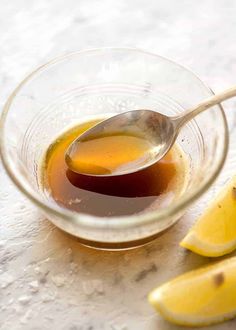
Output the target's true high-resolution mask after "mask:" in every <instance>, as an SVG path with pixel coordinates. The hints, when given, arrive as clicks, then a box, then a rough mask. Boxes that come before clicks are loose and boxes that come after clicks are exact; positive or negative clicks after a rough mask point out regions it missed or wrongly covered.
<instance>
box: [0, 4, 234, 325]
mask: <svg viewBox="0 0 236 330" xmlns="http://www.w3.org/2000/svg"><path fill="white" fill-rule="evenodd" d="M101 46H131V47H132V46H133V47H138V48H143V49H145V50H148V51H152V52H156V53H159V54H160V55H164V56H167V57H169V58H171V59H173V60H175V61H177V62H180V63H182V64H184V65H186V66H188V67H190V68H191V69H192V70H193V71H195V72H196V73H197V74H198V75H199V76H200V77H201V78H202V79H203V80H204V81H205V82H206V83H208V84H209V85H210V86H211V87H212V88H213V89H214V90H215V91H217V90H220V89H222V88H224V87H227V86H229V85H230V84H234V83H236V2H235V1H234V0H198V1H194V0H192V1H191V0H189V1H187V0H182V1H176V0H173V1H171V0H158V1H157V0H149V1H147V0H146V1H145V0H119V1H117V0H98V1H96V0H77V1H76V0H67V1H65V0H63V1H62V0H50V1H49V0H41V1H33V0H31V1H30V0H14V1H9V0H1V1H0V106H1V108H2V107H3V104H4V102H5V101H6V99H7V96H8V95H9V93H10V92H11V91H12V89H13V88H14V87H15V86H16V85H17V84H18V83H19V82H20V81H21V79H22V78H23V77H24V76H25V75H26V74H28V73H29V72H30V71H31V70H32V69H34V68H35V67H36V66H38V65H39V64H42V63H44V62H45V61H47V60H49V59H51V58H52V57H54V56H57V55H60V54H66V53H68V52H71V51H74V50H80V49H85V48H93V47H101ZM225 109H226V112H227V117H228V119H229V124H230V128H231V146H230V148H231V149H230V153H229V156H228V160H227V163H226V165H225V168H224V171H223V172H222V175H221V176H220V178H219V179H218V180H217V182H216V183H215V184H214V186H213V187H212V189H211V190H210V191H209V192H208V194H207V195H205V196H204V198H202V199H201V200H200V201H199V203H197V204H196V205H195V206H193V207H192V208H191V209H190V210H189V212H188V214H187V215H186V216H185V217H184V218H183V219H182V220H181V221H180V222H179V223H178V224H177V225H176V226H174V227H173V228H172V229H171V230H169V231H168V232H167V233H165V234H164V235H163V236H162V237H161V238H159V239H158V240H156V241H155V242H153V243H152V244H150V245H148V246H146V247H143V248H139V249H136V250H132V251H128V252H97V251H93V250H90V249H88V248H85V247H83V246H81V245H79V244H78V243H77V242H76V241H75V240H74V239H73V238H72V237H69V236H68V235H66V234H64V233H63V232H61V231H60V230H58V229H57V228H55V227H54V226H53V225H51V224H50V223H49V222H48V221H47V220H46V219H44V218H43V217H42V216H41V215H40V214H39V213H38V211H37V209H36V208H35V207H33V206H32V205H31V204H30V203H29V202H28V201H27V200H26V199H25V198H24V197H23V196H22V195H21V194H20V193H18V192H17V191H16V188H15V187H14V186H13V185H12V183H11V182H10V181H9V179H8V178H7V176H6V174H5V172H4V170H3V168H2V166H1V164H0V329H1V330H15V329H16V330H18V329H27V330H28V329H34V330H36V329H38V330H39V329H40V330H42V329H43V330H44V329H59V330H60V329H68V330H77V329H78V330H79V329H80V330H102V329H104V330H125V329H126V330H128V329H131V330H142V329H144V330H155V329H161V330H167V329H168V330H177V329H181V328H180V327H175V326H172V325H170V324H168V323H167V322H165V321H164V320H162V319H161V317H160V316H159V315H157V314H156V313H155V312H154V311H153V310H152V308H151V307H150V306H149V305H148V303H147V301H146V295H147V293H148V292H149V290H150V289H152V288H153V287H155V286H156V285H158V284H160V283H162V282H163V281H165V280H167V279H169V278H171V277H173V276H175V275H177V274H180V273H182V272H183V271H185V270H188V269H193V268H196V267H198V266H199V265H202V264H205V263H207V262H210V261H211V260H210V259H209V258H203V257H200V256H197V255H194V254H192V253H189V252H186V251H184V250H183V249H181V248H180V247H178V242H179V241H180V239H181V238H182V237H183V236H184V234H185V233H186V231H187V229H188V228H189V227H190V225H191V223H192V222H193V221H194V220H195V218H196V216H197V215H198V214H199V213H200V212H201V210H202V208H203V207H204V206H205V205H206V200H207V199H209V198H210V197H211V196H212V194H213V193H215V191H216V190H217V189H219V187H220V186H221V185H222V184H223V183H224V182H225V181H226V179H227V178H229V177H230V176H231V175H232V174H233V173H235V172H236V148H235V145H236V132H235V128H236V102H235V101H230V102H228V103H227V105H225ZM235 328H236V320H235V321H229V322H227V323H225V324H224V325H220V326H216V327H214V328H213V327H212V328H211V327H210V328H209V329H217V330H219V329H222V330H223V329H224V330H226V329H235Z"/></svg>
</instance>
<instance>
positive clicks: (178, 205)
mask: <svg viewBox="0 0 236 330" xmlns="http://www.w3.org/2000/svg"><path fill="white" fill-rule="evenodd" d="M106 51H113V52H115V51H131V52H138V53H142V54H144V55H149V56H152V57H155V58H157V59H158V58H159V59H161V60H164V61H166V62H169V63H171V64H172V65H175V66H178V67H180V68H181V69H183V70H185V71H188V72H189V73H191V74H192V75H193V77H195V78H196V79H197V80H198V81H199V82H200V83H201V84H202V86H203V87H205V89H206V90H208V91H209V92H210V93H211V94H214V92H213V91H212V89H211V88H209V87H208V86H207V85H206V84H205V83H204V82H203V81H202V80H201V79H200V78H199V77H198V76H197V75H196V74H195V73H194V72H192V70H190V69H188V68H186V67H185V66H183V65H181V64H179V63H176V62H175V61H173V60H171V59H168V58H166V57H164V56H160V55H158V54H155V53H151V52H148V51H145V50H141V49H138V48H133V47H103V48H92V49H85V50H82V51H75V52H70V53H68V54H65V55H62V56H58V57H55V58H53V59H52V60H50V61H48V62H46V63H45V64H43V65H41V66H39V67H37V68H36V69H35V70H34V71H32V72H31V73H30V74H29V75H27V76H26V77H25V78H24V79H23V80H22V81H21V82H20V83H19V84H18V86H17V87H16V88H15V89H14V90H13V92H12V93H11V94H10V96H9V97H8V99H7V101H6V103H5V105H4V107H3V111H2V113H1V116H0V158H1V160H2V163H3V165H4V168H5V170H6V172H7V174H8V176H9V177H10V178H11V180H12V181H13V183H14V184H15V185H16V186H17V188H18V189H19V190H20V191H21V192H22V193H23V194H24V195H25V196H26V197H28V198H29V200H31V201H32V202H33V203H34V204H35V205H36V206H38V207H39V208H41V209H43V210H44V211H45V212H49V213H52V214H53V215H55V216H56V217H62V218H64V220H68V221H70V224H72V223H73V224H75V225H77V226H78V225H81V226H83V227H84V228H91V227H92V228H101V229H107V228H108V226H109V229H122V228H131V227H138V226H142V225H144V224H149V223H151V222H153V221H161V220H162V221H164V220H167V218H168V217H171V216H174V215H175V214H178V213H179V212H181V211H182V210H183V209H185V208H186V207H187V206H188V205H190V204H191V203H193V202H194V201H196V200H197V199H198V198H199V197H200V196H201V195H202V194H203V193H204V192H205V191H206V190H207V189H208V188H209V187H210V186H211V184H212V183H213V182H214V181H215V179H216V178H217V176H218V175H219V173H220V171H221V169H222V167H223V165H224V162H225V159H226V156H227V152H228V145H229V132H228V124H227V120H226V116H225V113H224V110H223V108H222V106H221V104H219V105H218V109H219V111H220V113H221V118H222V120H223V127H224V135H223V138H224V145H223V149H222V155H221V157H220V161H219V164H218V166H217V167H216V169H215V171H214V172H212V173H211V174H210V175H209V178H208V179H207V180H206V181H205V183H204V184H200V185H199V187H197V188H196V189H194V190H193V192H191V193H190V194H188V196H186V197H182V198H181V199H179V200H177V202H175V203H173V205H171V206H168V208H163V209H159V210H154V211H150V212H147V213H144V214H136V215H127V216H119V217H109V218H107V217H98V216H94V215H88V214H83V213H79V212H73V211H70V210H69V209H66V208H62V207H60V206H59V205H57V204H55V205H54V204H53V205H52V204H51V203H49V202H47V201H45V200H42V199H41V198H40V195H39V194H38V193H36V192H35V191H34V189H33V188H31V186H29V185H28V184H25V182H24V179H22V178H21V176H16V175H15V173H16V172H15V171H14V164H12V162H11V160H10V157H9V156H8V154H7V151H6V148H5V140H4V126H5V121H6V119H7V115H8V112H9V111H10V107H11V104H12V102H13V100H14V98H15V97H16V96H17V94H18V92H20V90H21V89H22V88H23V86H24V85H25V84H26V83H27V82H29V81H30V79H31V78H33V77H34V76H35V75H37V74H38V73H41V72H43V71H44V70H46V69H47V68H48V67H50V66H51V65H54V64H59V63H60V62H61V61H64V60H65V59H69V58H71V57H73V56H80V55H83V54H86V53H87V54H89V53H93V52H94V53H98V52H106ZM59 227H61V228H62V227H63V228H64V226H60V225H59ZM64 230H66V229H65V228H64ZM66 231H68V232H71V231H70V230H69V229H68V230H66ZM71 233H72V234H73V232H71Z"/></svg>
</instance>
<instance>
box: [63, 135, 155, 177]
mask: <svg viewBox="0 0 236 330" xmlns="http://www.w3.org/2000/svg"><path fill="white" fill-rule="evenodd" d="M152 148H153V145H152V144H151V143H150V142H149V141H148V140H147V139H145V138H144V137H141V136H135V135H130V134H128V133H127V134H125V133H112V134H107V135H98V136H93V137H92V138H90V139H86V140H82V141H81V142H78V143H77V144H74V145H73V146H72V149H71V150H70V153H69V154H67V155H66V157H67V158H66V162H67V164H68V166H69V168H70V169H71V170H72V171H74V172H76V173H81V174H93V175H106V174H113V175H114V174H116V173H121V172H123V171H124V172H126V171H129V169H131V168H133V167H137V168H138V167H139V166H142V164H145V163H146V162H147V161H148V160H149V158H150V157H152V154H151V150H152Z"/></svg>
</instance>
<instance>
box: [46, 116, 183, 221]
mask: <svg viewBox="0 0 236 330" xmlns="http://www.w3.org/2000/svg"><path fill="white" fill-rule="evenodd" d="M97 123H98V121H91V122H87V123H85V124H81V125H79V126H77V127H75V128H73V129H71V130H69V131H67V132H66V133H64V134H63V135H62V136H60V137H59V138H58V139H57V140H56V141H55V142H54V143H53V144H52V145H51V146H50V147H49V148H48V150H47V152H46V156H45V160H44V164H43V166H42V185H43V189H44V190H46V191H47V193H49V194H50V195H51V197H52V198H53V199H54V200H55V201H56V203H58V204H59V205H61V206H63V207H66V208H68V209H71V210H74V211H77V212H83V213H87V214H92V215H97V216H108V217H109V216H121V215H131V214H137V213H145V212H147V211H150V210H155V209H157V208H160V207H164V206H168V205H170V204H171V203H172V202H173V201H174V200H175V199H176V198H177V197H178V196H179V195H180V193H181V191H183V189H184V186H185V182H186V176H187V174H186V173H187V167H186V166H187V163H186V160H185V158H184V157H183V155H182V154H181V150H180V148H179V147H178V146H174V147H173V148H172V149H171V150H170V152H169V153H168V154H167V155H166V156H165V157H164V158H163V159H162V160H161V161H159V162H158V163H156V164H154V165H152V166H150V167H148V168H147V169H144V170H142V171H139V172H136V173H132V174H126V175H121V176H114V177H109V176H108V177H93V176H87V175H83V174H77V173H74V172H72V171H71V170H69V169H68V166H67V164H66V162H65V152H66V150H67V148H68V147H69V145H70V144H71V142H72V141H73V140H74V139H75V138H77V137H78V136H79V135H80V134H82V133H83V132H84V131H86V130H87V129H89V128H90V127H92V126H93V125H95V124H97ZM115 138H116V137H113V139H115ZM113 142H114V140H113ZM129 142H130V144H129V146H128V147H127V149H122V150H123V152H124V150H125V152H127V153H128V152H129V153H132V154H133V155H134V156H135V155H137V154H138V153H139V152H140V150H141V151H142V150H144V149H142V148H143V146H141V147H140V149H137V150H132V151H131V150H130V149H131V148H132V143H131V142H134V141H131V140H130V141H129ZM136 142H137V141H136ZM144 147H145V146H144ZM122 148H123V147H122ZM138 148H139V147H138ZM122 150H121V151H120V155H121V153H122ZM101 151H102V149H101ZM89 153H90V155H89V157H92V158H93V157H94V156H93V155H92V153H91V150H90V151H89V152H88V154H89ZM95 154H96V155H98V154H99V153H98V152H96V153H95ZM99 157H102V156H101V155H100V154H99ZM122 157H123V158H122ZM121 159H125V160H126V159H127V156H126V155H121ZM106 164H108V159H106ZM110 164H113V163H112V161H111V163H110ZM108 165H109V164H108ZM110 166H111V165H110Z"/></svg>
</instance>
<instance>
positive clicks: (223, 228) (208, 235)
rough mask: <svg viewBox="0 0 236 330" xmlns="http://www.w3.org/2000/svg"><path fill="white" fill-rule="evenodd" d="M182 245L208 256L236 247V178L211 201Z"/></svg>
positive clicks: (216, 255) (227, 251) (223, 252)
mask: <svg viewBox="0 0 236 330" xmlns="http://www.w3.org/2000/svg"><path fill="white" fill-rule="evenodd" d="M180 245H181V246H182V247H185V248H187V249H189V250H191V251H193V252H196V253H198V254H201V255H203V256H208V257H218V256H222V255H224V254H226V253H229V252H231V251H233V250H234V249H235V248H236V177H234V178H233V179H232V180H231V181H230V182H229V183H228V184H227V185H226V186H225V187H224V188H223V189H222V191H221V192H220V193H219V195H218V196H217V197H216V199H215V200H214V201H213V202H211V204H210V205H209V206H208V208H207V209H206V211H205V212H204V213H203V214H202V216H201V217H200V218H199V219H198V221H197V222H196V223H195V225H194V226H193V227H192V229H191V230H190V231H189V232H188V234H187V235H186V236H185V237H184V239H183V240H182V242H180Z"/></svg>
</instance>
